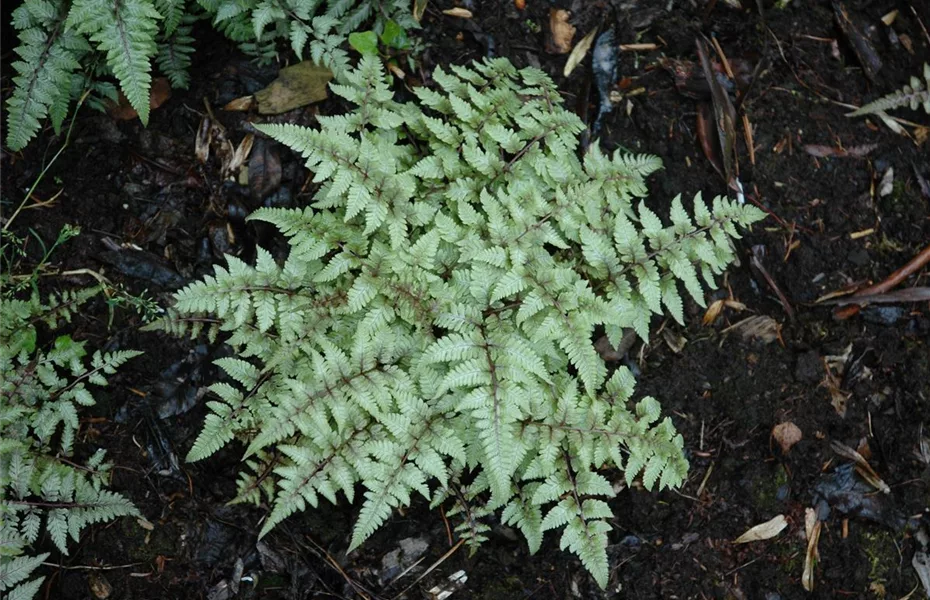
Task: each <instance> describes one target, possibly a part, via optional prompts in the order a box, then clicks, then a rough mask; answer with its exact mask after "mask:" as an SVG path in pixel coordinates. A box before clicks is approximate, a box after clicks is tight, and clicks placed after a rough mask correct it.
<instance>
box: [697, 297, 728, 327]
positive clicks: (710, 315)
mask: <svg viewBox="0 0 930 600" xmlns="http://www.w3.org/2000/svg"><path fill="white" fill-rule="evenodd" d="M722 311H723V300H714V301H713V302H711V304H710V306H708V307H707V310H706V311H704V318H703V319H701V324H702V325H704V326H705V327H707V326H708V325H712V324H713V322H714V321H716V320H717V317H719V316H720V313H721V312H722Z"/></svg>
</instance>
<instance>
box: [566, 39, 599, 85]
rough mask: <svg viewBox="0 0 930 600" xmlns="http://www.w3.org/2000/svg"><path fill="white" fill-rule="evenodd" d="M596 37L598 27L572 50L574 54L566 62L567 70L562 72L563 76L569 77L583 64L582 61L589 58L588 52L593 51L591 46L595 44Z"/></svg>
mask: <svg viewBox="0 0 930 600" xmlns="http://www.w3.org/2000/svg"><path fill="white" fill-rule="evenodd" d="M572 29H574V27H573V28H572ZM595 35H597V27H595V28H594V29H592V30H591V31H590V32H588V35H586V36H584V37H583V38H581V41H580V42H578V44H577V45H576V46H575V47H574V48H572V53H571V54H569V55H568V60H567V61H565V69H564V70H563V71H562V75H564V76H566V77H568V76H569V75H571V74H572V71H574V70H575V67H577V66H578V65H579V64H581V61H582V60H584V57H585V56H587V54H588V50H590V49H591V44H593V43H594V36H595Z"/></svg>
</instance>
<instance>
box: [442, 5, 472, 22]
mask: <svg viewBox="0 0 930 600" xmlns="http://www.w3.org/2000/svg"><path fill="white" fill-rule="evenodd" d="M442 14H444V15H447V16H450V17H457V18H459V19H470V18H472V16H473V15H472V13H471V11H470V10H468V9H467V8H459V7H455V8H450V9H448V10H444V11H442Z"/></svg>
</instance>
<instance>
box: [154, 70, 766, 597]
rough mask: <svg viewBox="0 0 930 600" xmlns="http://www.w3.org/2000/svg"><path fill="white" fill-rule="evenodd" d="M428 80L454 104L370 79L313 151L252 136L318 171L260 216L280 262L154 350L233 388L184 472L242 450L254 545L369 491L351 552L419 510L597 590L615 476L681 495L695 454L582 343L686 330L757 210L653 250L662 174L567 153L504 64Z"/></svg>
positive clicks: (195, 297)
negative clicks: (312, 189)
mask: <svg viewBox="0 0 930 600" xmlns="http://www.w3.org/2000/svg"><path fill="white" fill-rule="evenodd" d="M451 71H452V72H446V71H444V70H442V69H437V70H436V71H435V73H434V75H433V78H434V80H435V81H436V82H437V83H438V84H439V85H440V87H441V88H442V89H441V90H434V89H428V88H425V87H422V88H417V89H416V90H414V92H415V94H416V97H417V101H416V102H408V103H398V102H395V101H394V99H393V94H392V93H391V91H390V89H389V86H388V82H387V80H386V78H385V73H384V70H383V68H382V66H381V64H380V61H378V60H377V59H376V58H372V57H363V58H362V60H361V62H360V64H359V66H358V68H356V69H354V70H351V71H349V72H347V74H346V77H345V81H346V82H347V83H345V84H343V85H334V86H333V91H334V92H335V93H336V94H339V95H340V96H342V97H343V98H345V99H346V100H348V101H349V102H352V103H354V104H355V105H357V108H356V109H355V110H354V111H353V112H350V113H349V114H345V115H341V116H328V117H320V119H319V121H320V129H319V130H311V129H306V128H301V127H297V126H292V125H260V126H258V128H259V129H260V130H261V131H262V132H264V133H266V134H267V135H270V136H271V137H273V138H274V139H276V140H279V141H281V142H282V143H284V144H286V145H288V146H290V147H292V148H293V149H295V150H296V151H298V152H299V153H301V154H302V155H303V156H304V157H305V158H306V159H307V166H308V167H309V168H310V169H311V170H312V171H313V172H314V173H315V178H314V181H316V182H317V183H318V184H319V188H318V191H317V192H316V194H315V196H314V203H313V205H312V206H311V207H307V208H304V209H271V208H269V209H261V210H259V211H257V212H256V213H254V214H253V215H251V218H252V219H257V220H262V221H266V222H269V223H272V224H274V225H276V226H277V227H278V228H279V229H280V230H281V232H282V233H283V234H284V235H285V236H286V237H287V238H288V240H289V243H290V254H289V256H288V257H287V260H286V261H285V262H284V263H283V264H278V263H277V262H276V261H275V260H274V259H273V257H272V256H271V255H270V254H269V253H268V252H267V251H264V250H258V256H257V263H256V265H255V266H254V267H253V266H249V265H247V264H246V263H244V262H243V261H241V260H239V259H237V258H235V257H232V256H230V257H227V266H226V267H225V268H224V267H217V268H216V273H215V275H213V276H209V277H206V278H205V279H204V280H203V281H200V282H196V283H193V284H191V285H190V286H188V287H187V288H185V289H183V290H181V291H180V292H178V294H177V295H176V304H175V306H174V309H173V311H174V312H173V313H172V314H171V315H170V316H169V317H167V318H165V319H163V320H162V321H160V322H159V323H158V324H157V325H156V327H155V328H157V329H161V330H166V331H170V332H173V333H175V334H182V333H184V332H189V333H192V334H194V335H196V334H198V333H200V332H202V331H203V329H204V327H206V328H207V329H208V331H209V333H210V335H211V336H216V335H218V333H219V332H226V333H227V334H228V339H227V341H228V342H229V343H230V344H231V345H232V346H233V347H235V348H237V349H238V352H239V356H238V357H230V358H223V359H220V360H219V361H218V363H217V364H218V365H219V366H220V367H221V368H222V369H223V370H224V371H225V372H226V373H227V374H228V375H229V377H230V378H231V380H232V381H230V382H219V383H216V384H214V385H213V386H212V387H211V390H212V391H213V393H214V394H215V395H216V399H215V400H213V401H211V402H209V404H208V406H209V408H210V414H209V415H208V416H207V418H206V421H205V424H204V428H203V431H202V432H201V433H200V435H199V436H198V438H197V440H196V442H195V443H194V445H193V447H192V448H191V450H190V453H189V455H188V459H189V460H201V459H203V458H206V457H208V456H210V455H211V454H213V453H214V452H216V451H217V450H219V449H220V448H222V447H224V446H226V445H227V444H229V443H230V442H232V441H233V440H234V439H238V440H241V441H242V443H243V444H244V446H245V454H244V461H245V468H244V469H243V472H242V474H241V478H240V481H239V493H238V497H237V501H242V502H254V503H261V502H264V501H267V502H269V503H270V505H271V512H270V514H269V515H268V517H267V519H265V521H264V523H263V526H262V529H261V535H265V534H267V533H268V532H269V531H270V530H271V529H272V528H273V527H274V526H275V525H277V524H278V523H280V522H281V521H283V520H284V519H285V518H287V517H288V516H290V515H292V514H294V513H295V512H297V511H301V510H304V509H305V508H306V507H307V505H310V506H314V507H315V506H317V504H318V502H319V500H320V497H322V498H325V499H327V500H329V501H330V502H334V503H335V502H336V501H337V496H338V495H339V494H340V493H342V494H343V495H344V496H345V497H346V499H347V500H348V501H350V502H351V501H353V500H354V499H355V497H356V486H357V485H358V484H361V486H362V487H363V488H364V492H363V496H364V500H363V502H362V507H361V512H360V513H359V517H358V521H357V523H356V525H355V528H354V532H353V534H352V539H351V544H350V549H354V548H357V547H358V546H359V545H360V544H361V543H362V542H363V541H364V540H365V539H366V538H368V537H369V536H370V535H371V534H372V533H373V532H374V531H375V530H376V529H377V528H378V527H379V526H380V525H381V524H382V523H384V522H385V520H387V519H388V517H389V516H390V514H391V511H392V509H393V508H394V507H398V506H406V505H408V504H409V503H410V502H411V496H412V495H413V494H414V493H418V494H420V495H422V496H423V497H424V498H427V499H429V500H430V501H431V502H432V503H433V504H434V505H436V504H440V503H446V502H447V501H448V503H447V504H446V506H447V507H448V508H449V512H450V513H457V514H459V515H461V517H462V519H461V523H460V525H459V526H458V528H457V530H458V532H459V533H460V535H462V536H463V538H465V539H466V540H468V541H469V543H470V544H471V545H472V546H473V547H474V546H476V545H478V544H480V542H481V541H482V540H483V539H484V533H485V531H486V530H487V528H488V525H487V521H488V517H490V515H492V514H494V513H500V518H501V519H502V520H503V521H504V522H505V523H509V524H512V525H514V526H515V527H517V528H519V529H520V530H521V531H522V532H523V534H524V535H525V537H526V539H527V541H528V543H529V546H530V550H531V551H534V552H535V551H536V550H538V549H539V547H540V544H541V541H542V537H543V532H545V531H547V530H550V529H558V530H561V531H562V535H561V545H562V548H564V549H568V550H570V551H572V552H574V553H575V554H577V555H578V556H579V557H580V559H581V561H582V563H583V564H584V566H585V567H586V568H587V569H588V570H589V571H590V572H591V573H592V574H593V575H594V577H595V578H596V580H597V582H598V583H599V584H600V585H601V586H604V585H606V582H607V578H608V565H607V554H606V547H607V543H608V533H609V531H610V529H611V526H610V518H611V516H612V512H611V509H610V507H609V505H608V504H607V503H606V502H605V501H604V498H609V497H611V496H613V495H614V490H613V487H612V485H611V481H610V480H609V479H608V476H609V475H610V472H611V469H621V470H623V471H624V472H625V478H626V482H627V483H628V484H629V483H632V482H633V480H634V479H635V478H637V477H640V476H641V478H642V483H643V485H644V486H645V487H647V488H650V489H652V488H655V487H659V488H665V487H673V486H677V485H678V484H680V483H681V482H682V480H683V478H684V477H685V474H686V472H687V469H688V463H687V461H686V459H685V457H684V455H683V451H682V448H683V442H682V438H681V436H680V435H678V434H677V433H676V432H675V429H674V427H673V425H672V423H671V421H670V420H669V419H668V418H664V419H663V418H662V417H661V414H660V407H659V404H658V402H657V401H656V400H654V399H653V398H648V397H647V398H642V399H640V400H639V401H637V402H635V403H633V402H632V400H631V399H632V397H633V388H634V384H635V381H634V378H633V376H632V374H631V373H630V371H629V370H627V369H626V368H619V369H616V370H614V371H613V372H611V371H610V370H609V369H608V368H607V366H606V365H605V363H604V362H603V361H602V360H601V358H600V356H599V355H598V353H597V351H596V350H595V348H594V345H593V343H592V335H595V333H596V332H598V331H600V330H603V331H606V333H607V335H608V336H609V337H610V338H611V339H612V340H614V341H615V342H617V341H619V339H620V337H621V336H622V330H623V329H624V328H629V327H632V328H634V329H635V330H636V331H637V332H638V333H639V335H640V336H641V337H642V338H643V339H646V338H647V336H648V334H649V325H650V318H651V317H652V315H655V314H659V313H662V312H663V311H667V312H668V313H670V314H671V315H672V316H673V317H674V318H675V319H677V320H678V321H679V322H681V321H682V320H683V318H684V315H683V311H682V298H681V295H680V292H679V284H683V286H684V289H686V290H687V291H688V293H689V294H690V295H691V296H692V297H693V298H694V300H695V301H696V302H698V303H700V304H703V290H702V284H701V283H700V280H699V278H700V277H701V276H703V278H704V280H705V281H706V283H707V284H708V285H713V276H714V274H716V273H719V272H720V271H721V270H722V269H723V268H724V267H725V266H726V265H727V264H728V263H729V262H730V261H731V260H732V259H733V256H734V255H733V252H732V250H731V245H730V244H731V241H730V238H732V237H738V232H737V229H736V227H737V226H738V225H742V226H746V225H749V224H751V223H752V222H754V221H757V220H759V219H760V218H761V217H762V213H761V211H759V210H758V209H755V208H753V207H749V206H741V205H739V204H736V203H735V202H731V201H729V200H727V199H725V198H716V199H715V200H714V201H713V208H708V206H707V205H706V204H705V203H704V202H703V200H702V199H701V196H700V195H698V196H697V197H695V199H694V217H693V219H692V217H691V216H689V214H688V213H687V212H686V211H685V209H684V207H683V205H682V202H681V201H680V199H679V198H675V200H674V201H673V203H672V210H671V214H670V217H671V224H669V225H664V224H663V223H662V221H661V220H660V219H659V217H658V216H657V215H656V214H654V213H653V212H652V211H651V210H650V209H649V208H648V207H647V206H646V205H645V204H644V203H642V202H639V204H638V205H636V204H634V199H635V197H637V196H643V195H645V194H646V191H647V190H646V185H645V177H646V176H647V175H649V174H650V173H652V172H654V171H655V170H657V169H659V168H660V162H659V160H658V159H657V158H656V157H653V156H646V155H640V156H633V155H623V154H620V153H616V154H614V155H613V156H612V157H608V156H606V155H604V154H603V153H601V152H600V151H599V150H598V149H597V147H596V145H594V146H592V147H591V148H590V149H589V150H588V151H587V153H586V154H585V155H584V156H583V158H581V159H579V158H578V157H577V156H576V154H575V152H576V150H577V148H578V135H579V133H580V132H581V130H582V129H583V125H582V123H581V121H580V120H579V119H578V117H577V116H575V115H574V114H572V113H571V112H569V111H567V110H565V109H564V108H563V107H562V102H561V99H560V97H559V94H558V91H557V89H556V87H555V85H554V84H553V82H552V81H551V80H550V79H549V78H548V77H547V76H546V75H545V74H544V73H543V72H542V71H539V70H536V69H531V68H530V69H523V70H517V69H515V68H514V67H513V66H512V65H511V64H510V63H509V62H508V61H506V60H504V59H498V60H491V61H485V62H481V63H477V64H474V65H473V66H472V67H458V66H454V67H451Z"/></svg>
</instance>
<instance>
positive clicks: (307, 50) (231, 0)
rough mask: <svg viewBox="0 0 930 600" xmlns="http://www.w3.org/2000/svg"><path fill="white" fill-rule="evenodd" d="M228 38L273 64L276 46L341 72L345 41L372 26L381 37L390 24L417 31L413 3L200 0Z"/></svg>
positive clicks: (388, 0) (345, 59) (345, 62)
mask: <svg viewBox="0 0 930 600" xmlns="http://www.w3.org/2000/svg"><path fill="white" fill-rule="evenodd" d="M197 1H198V2H199V4H200V6H201V7H202V8H203V9H204V10H205V11H206V12H207V14H209V15H210V16H212V18H213V23H214V25H215V26H216V27H217V28H218V29H219V30H220V31H222V32H223V33H224V34H225V35H226V36H227V37H228V38H229V39H231V40H233V41H235V42H239V45H240V47H241V48H242V50H243V51H245V52H246V53H247V54H252V55H255V56H259V57H261V58H263V59H265V60H272V59H274V58H275V57H276V56H277V53H278V42H282V41H283V42H287V44H288V45H289V46H290V47H291V49H292V50H293V51H294V54H296V55H297V56H300V57H308V58H310V59H311V60H312V61H313V62H315V63H317V64H320V65H323V66H326V67H329V68H330V69H332V70H333V72H337V73H338V72H340V71H342V70H344V69H345V68H346V67H347V66H348V61H349V57H348V54H347V53H346V51H345V50H344V49H343V48H342V46H343V42H345V40H346V38H347V36H348V35H349V34H350V33H352V32H355V31H358V30H359V29H361V27H362V25H364V24H366V23H369V22H371V23H372V29H374V30H375V31H376V32H381V31H382V30H383V29H384V27H385V25H386V24H387V23H388V22H393V23H394V24H395V25H398V26H399V27H401V28H403V29H405V30H410V29H416V28H418V27H419V24H418V23H417V22H416V21H415V20H414V19H413V16H412V15H411V13H410V6H411V2H410V0H197Z"/></svg>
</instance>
